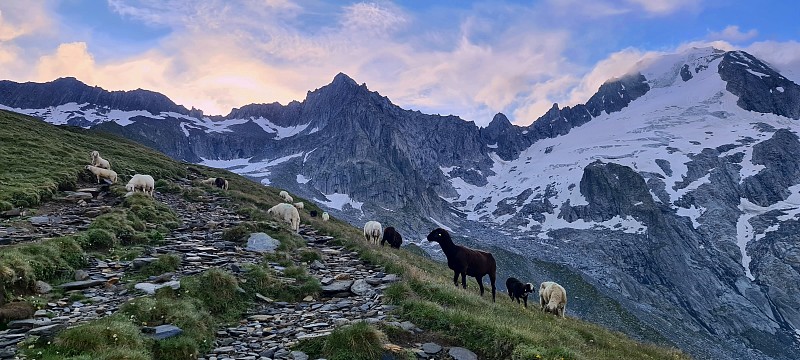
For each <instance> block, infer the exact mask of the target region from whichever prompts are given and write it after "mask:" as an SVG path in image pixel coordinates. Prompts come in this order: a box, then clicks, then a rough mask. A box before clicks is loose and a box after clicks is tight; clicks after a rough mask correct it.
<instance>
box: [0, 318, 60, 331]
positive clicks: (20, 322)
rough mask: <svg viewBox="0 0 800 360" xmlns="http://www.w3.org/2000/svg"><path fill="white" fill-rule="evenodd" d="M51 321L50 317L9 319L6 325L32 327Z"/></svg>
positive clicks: (22, 327) (17, 327)
mask: <svg viewBox="0 0 800 360" xmlns="http://www.w3.org/2000/svg"><path fill="white" fill-rule="evenodd" d="M51 323H52V321H51V320H50V319H25V320H14V321H11V322H9V323H8V324H7V325H6V326H8V328H9V329H33V328H35V327H41V326H47V325H50V324H51Z"/></svg>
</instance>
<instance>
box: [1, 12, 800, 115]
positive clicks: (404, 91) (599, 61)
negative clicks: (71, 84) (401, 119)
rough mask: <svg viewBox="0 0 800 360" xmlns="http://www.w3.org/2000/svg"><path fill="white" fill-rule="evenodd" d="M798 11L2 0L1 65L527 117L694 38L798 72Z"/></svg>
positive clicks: (25, 72) (207, 106) (11, 70)
mask: <svg viewBox="0 0 800 360" xmlns="http://www.w3.org/2000/svg"><path fill="white" fill-rule="evenodd" d="M796 14H800V4H797V3H795V2H792V1H769V2H758V3H756V2H752V1H727V0H618V1H606V0H598V1H579V0H541V1H455V0H451V1H396V2H391V1H377V2H356V1H335V2H334V1H329V2H326V1H319V0H296V1H295V0H231V1H224V0H206V1H195V0H108V1H101V0H60V1H59V0H41V1H2V2H0V78H5V79H11V80H16V81H49V80H53V79H55V78H57V77H60V76H75V77H77V78H78V79H80V80H82V81H84V82H86V83H88V84H90V85H98V86H102V87H104V88H107V89H110V90H126V89H135V88H146V89H150V90H154V91H159V92H162V93H164V94H166V95H167V96H169V97H170V98H172V99H173V100H174V101H176V102H177V103H180V104H183V105H185V106H187V107H192V106H194V107H197V108H200V109H203V110H204V111H206V113H209V114H226V113H227V112H228V111H229V110H230V109H231V108H232V107H238V106H242V105H245V104H248V103H253V102H272V101H279V102H281V103H286V102H288V101H291V100H302V99H303V98H304V97H305V93H306V91H307V90H313V89H315V88H318V87H320V86H323V85H325V84H327V83H328V82H330V80H331V79H332V78H333V76H334V75H335V74H336V73H338V72H344V73H346V74H348V75H350V76H351V77H353V78H354V79H355V80H356V81H358V82H359V83H361V82H364V83H367V85H368V86H369V87H370V89H371V90H375V91H379V92H380V93H381V94H383V95H386V96H388V97H389V98H390V99H392V101H394V102H395V103H396V104H398V105H400V106H403V107H405V108H410V109H418V110H421V111H425V112H429V113H440V114H455V115H459V116H462V117H463V118H465V119H467V120H472V121H475V122H476V123H478V124H479V125H485V124H486V123H488V122H489V121H490V120H491V118H492V115H493V114H494V113H496V112H504V113H506V114H507V115H508V116H509V118H511V120H512V121H514V122H516V123H518V124H529V123H530V122H531V121H533V120H535V118H537V117H538V116H540V115H541V114H542V113H543V112H544V111H545V110H546V109H547V108H549V107H550V106H551V105H552V103H553V102H558V103H559V104H561V105H571V104H575V103H579V102H583V101H585V100H586V99H588V97H589V96H591V94H592V93H593V92H594V91H595V90H596V89H597V87H598V86H599V85H600V84H601V83H602V82H603V81H605V80H607V79H609V78H611V77H614V76H619V75H622V74H624V73H625V72H627V71H628V70H630V69H631V67H632V66H633V65H634V64H635V62H636V61H637V60H639V59H641V58H642V57H646V56H653V55H657V54H659V53H669V52H675V51H681V50H682V49H685V48H687V47H691V46H709V45H714V46H717V47H721V48H726V49H734V48H738V49H744V50H747V51H750V52H752V53H754V54H755V55H756V56H759V57H762V58H763V59H764V60H766V61H768V62H770V63H772V64H773V65H774V66H776V67H778V68H779V70H781V71H785V72H787V73H788V74H789V76H790V78H793V77H792V76H793V75H792V74H793V73H797V74H800V43H798V40H800V25H798V24H800V22H798V21H796V19H793V17H796ZM797 78H798V77H797V76H795V77H794V79H795V80H796V81H797Z"/></svg>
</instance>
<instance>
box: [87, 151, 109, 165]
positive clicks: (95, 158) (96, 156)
mask: <svg viewBox="0 0 800 360" xmlns="http://www.w3.org/2000/svg"><path fill="white" fill-rule="evenodd" d="M91 156H92V166H97V167H99V168H103V169H108V170H111V163H110V162H108V160H106V159H103V158H102V157H100V152H99V151H96V150H95V151H92V153H91Z"/></svg>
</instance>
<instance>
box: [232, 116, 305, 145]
mask: <svg viewBox="0 0 800 360" xmlns="http://www.w3.org/2000/svg"><path fill="white" fill-rule="evenodd" d="M246 121H252V122H254V123H256V125H258V126H260V127H261V128H262V129H263V130H264V131H266V132H267V133H270V134H275V140H280V139H285V138H288V137H292V136H294V135H297V134H299V133H300V132H302V131H303V130H305V129H306V128H307V127H308V125H311V123H310V122H309V123H308V124H303V125H296V126H291V127H282V126H279V125H276V124H274V123H272V122H271V121H269V119H267V118H264V117H261V116H259V117H257V118H256V117H251V118H250V119H249V120H246ZM317 131H319V129H318V128H314V129H313V130H312V131H311V133H314V132H317Z"/></svg>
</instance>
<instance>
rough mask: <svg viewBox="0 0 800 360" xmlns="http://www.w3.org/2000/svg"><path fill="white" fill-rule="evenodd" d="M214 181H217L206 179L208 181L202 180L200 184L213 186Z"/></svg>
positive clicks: (215, 179)
mask: <svg viewBox="0 0 800 360" xmlns="http://www.w3.org/2000/svg"><path fill="white" fill-rule="evenodd" d="M216 181H217V178H208V179H205V180H202V181H200V182H201V183H203V184H206V185H214V183H215V182H216Z"/></svg>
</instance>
